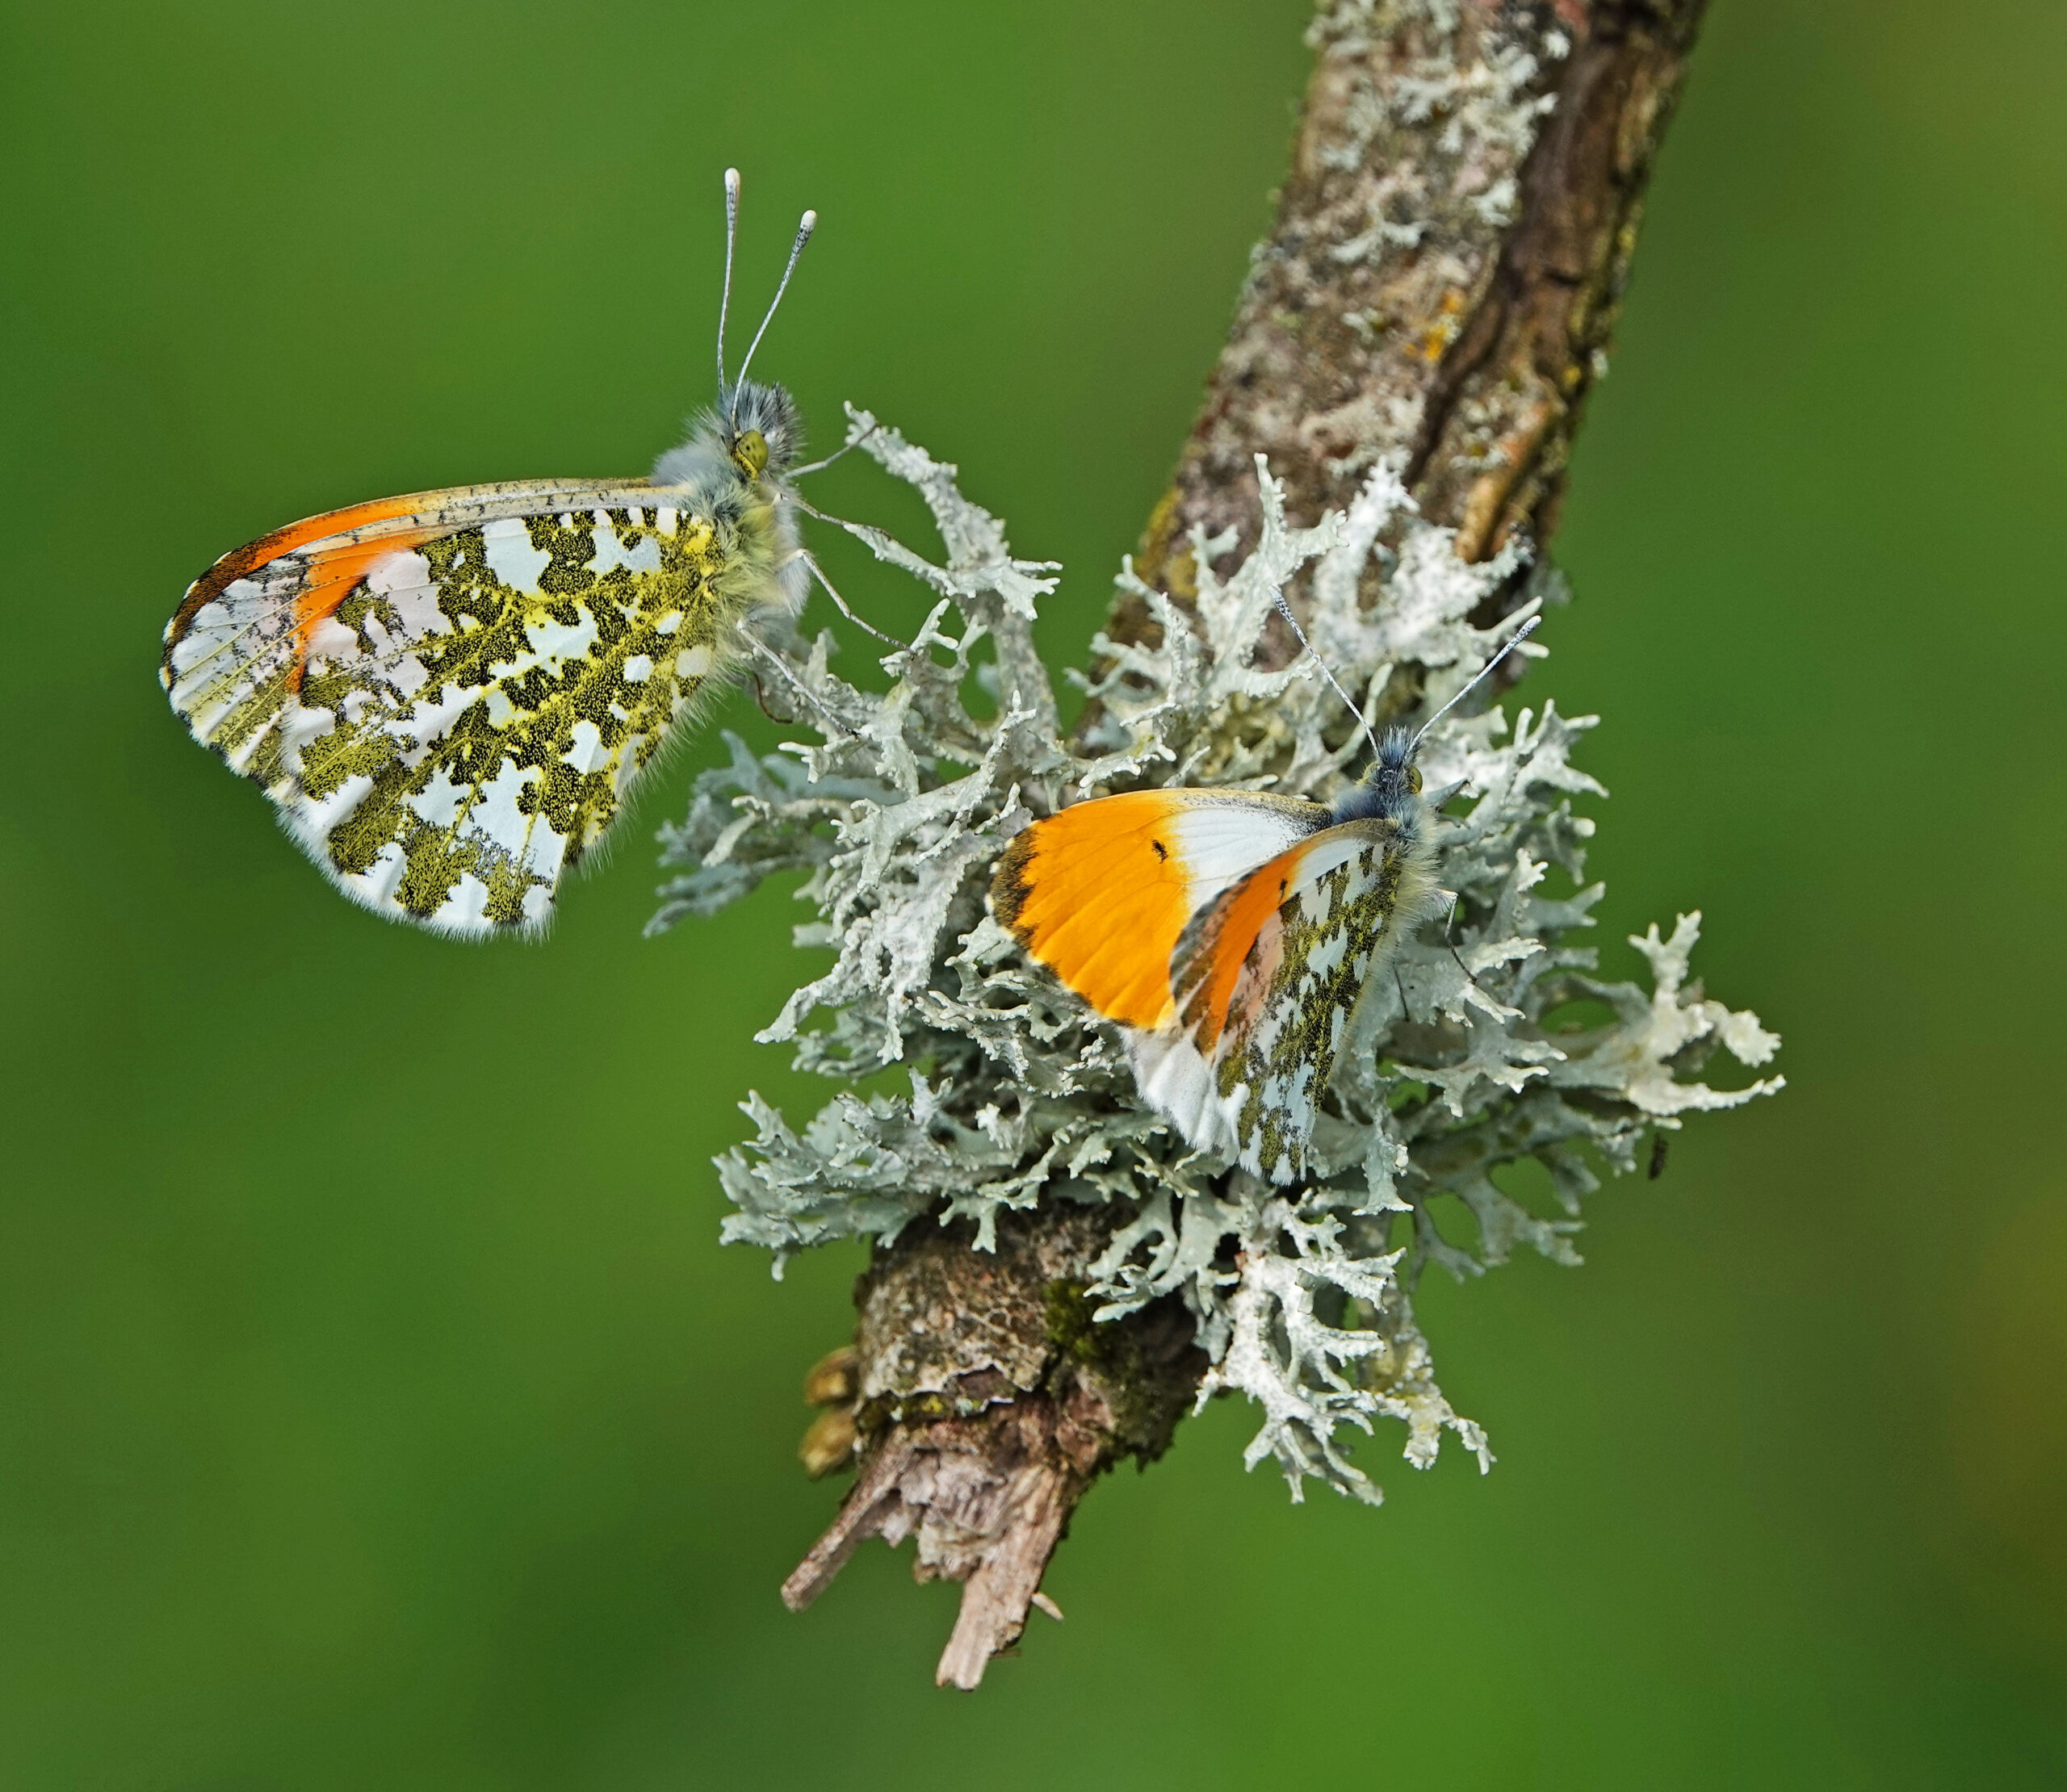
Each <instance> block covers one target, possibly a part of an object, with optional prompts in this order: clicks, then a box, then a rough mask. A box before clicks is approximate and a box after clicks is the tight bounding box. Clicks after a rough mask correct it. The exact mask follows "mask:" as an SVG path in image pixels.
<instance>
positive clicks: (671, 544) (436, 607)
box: [164, 481, 738, 933]
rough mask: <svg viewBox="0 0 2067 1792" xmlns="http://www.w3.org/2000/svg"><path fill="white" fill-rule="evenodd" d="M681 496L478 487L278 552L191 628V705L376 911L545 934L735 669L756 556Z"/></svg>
mask: <svg viewBox="0 0 2067 1792" xmlns="http://www.w3.org/2000/svg"><path fill="white" fill-rule="evenodd" d="M666 496H667V495H666V494H665V492H656V490H654V489H653V488H651V487H648V486H647V485H645V484H643V483H642V482H622V483H619V484H614V485H603V484H598V483H596V482H578V483H577V482H572V481H569V482H563V483H561V484H556V485H530V486H497V487H476V488H465V489H463V490H461V491H458V492H450V493H437V494H430V495H429V496H426V497H423V498H419V499H412V500H390V501H389V502H388V504H386V505H368V506H363V507H361V508H360V509H358V510H356V511H346V512H341V513H336V514H335V515H333V517H326V518H317V519H313V520H312V521H311V522H309V523H306V524H300V525H295V527H294V528H293V529H291V530H282V531H279V533H278V534H276V535H275V536H272V537H268V538H266V539H265V540H264V541H262V542H256V543H254V544H253V545H252V546H251V547H249V548H247V549H243V550H240V551H238V553H237V554H235V555H229V556H227V557H226V558H225V559H224V561H223V562H221V563H218V566H217V567H216V568H215V569H213V570H212V572H210V573H209V574H208V575H205V576H203V578H202V579H201V580H197V581H196V583H195V588H194V590H193V591H192V592H190V594H189V597H188V600H187V603H186V604H184V605H182V606H181V609H180V611H179V613H178V615H176V616H175V617H174V621H173V623H172V626H170V628H169V629H168V630H167V634H166V659H165V667H164V676H165V680H166V685H167V689H169V691H170V693H171V696H172V700H173V703H174V707H175V708H177V709H178V710H179V711H180V712H181V714H182V715H183V716H185V717H186V718H187V721H188V722H189V724H190V726H191V727H192V728H193V730H194V732H195V735H196V736H197V737H198V738H199V739H202V740H203V741H204V742H205V743H208V744H209V745H211V746H213V747H216V749H217V750H218V751H219V752H221V753H222V754H223V755H224V757H225V758H226V759H227V760H229V762H230V764H232V765H233V766H234V767H235V768H237V770H239V771H241V772H244V773H245V775H246V776H247V777H251V778H253V779H254V780H255V781H257V782H258V783H259V784H261V785H263V786H264V788H265V789H266V792H267V793H268V794H269V795H270V796H271V797H272V798H273V799H274V801H275V802H277V803H278V804H279V806H280V807H281V809H282V810H283V814H285V816H286V819H287V822H288V824H289V826H290V828H291V831H293V832H294V833H295V835H296V837H297V838H298V839H300V840H301V842H302V843H303V844H304V846H305V847H306V848H308V851H309V852H310V853H311V854H312V856H314V857H315V858H316V859H317V862H318V863H319V864H321V865H323V866H324V868H325V869H326V870H328V871H329V873H331V875H332V876H333V877H334V878H335V879H336V880H337V881H338V884H339V885H340V886H341V887H342V888H343V889H344V890H346V892H347V893H348V894H350V895H352V896H354V897H355V898H358V900H359V901H361V902H365V903H367V905H368V906H371V907H374V908H375V909H379V910H384V911H388V912H389V913H400V914H401V915H406V916H408V917H409V918H410V919H415V920H417V921H420V922H423V923H428V924H430V925H431V926H434V927H440V928H444V929H447V930H450V931H453V932H463V933H483V932H493V931H495V930H497V929H498V928H508V927H522V926H524V925H526V924H535V923H539V922H540V921H542V920H543V919H544V918H545V916H546V915H547V913H548V911H549V910H550V907H551V901H552V894H553V890H554V887H555V886H556V883H557V881H558V880H559V878H560V875H561V873H562V872H563V871H564V869H566V868H567V867H568V866H570V865H573V864H574V863H576V861H577V860H579V859H580V858H581V855H582V853H583V852H585V850H586V849H587V848H589V847H590V846H592V845H593V844H594V843H595V841H596V840H597V839H598V838H600V837H601V835H602V833H603V831H604V830H605V829H606V828H607V827H608V826H609V825H610V821H611V819H612V818H613V817H614V814H616V812H617V810H618V806H619V804H620V802H621V801H622V800H623V796H624V794H625V793H626V791H627V789H628V788H629V786H630V785H631V782H632V781H633V779H634V778H635V777H636V775H637V774H638V772H639V771H640V770H641V769H642V768H644V766H645V765H646V764H648V762H649V761H650V760H652V757H653V756H654V754H655V753H656V752H657V751H658V750H659V747H660V744H661V743H662V741H663V740H664V739H665V737H666V735H667V734H668V731H669V727H670V726H671V725H672V724H673V722H674V721H675V719H676V718H677V716H679V715H680V714H681V712H682V710H683V709H684V708H685V707H686V705H688V704H689V703H690V700H691V699H692V698H693V697H694V693H695V692H696V690H697V689H698V686H699V685H701V684H702V682H703V680H704V679H705V678H706V676H708V675H709V674H710V673H711V671H712V670H713V669H714V667H715V665H716V664H717V663H718V662H719V659H721V658H722V657H724V656H726V655H727V648H728V642H727V639H725V634H726V630H727V629H728V628H729V627H730V626H731V625H732V622H733V621H734V620H735V619H736V616H737V613H738V606H737V605H736V604H727V602H725V601H723V597H721V594H720V584H721V581H723V578H724V575H725V572H726V570H727V567H728V566H729V565H731V564H732V563H733V561H734V560H736V554H735V553H734V551H733V550H734V546H735V544H733V543H732V542H721V541H720V540H719V539H718V526H717V525H715V524H714V523H713V521H711V519H710V518H709V517H700V516H697V515H693V514H691V513H689V512H688V511H686V510H685V509H677V508H674V507H673V506H671V505H669V504H668V503H667V501H666ZM325 525H329V526H328V527H325ZM312 531H313V533H312Z"/></svg>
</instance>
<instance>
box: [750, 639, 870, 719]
mask: <svg viewBox="0 0 2067 1792" xmlns="http://www.w3.org/2000/svg"><path fill="white" fill-rule="evenodd" d="M740 638H741V639H743V640H744V642H745V643H746V644H747V648H748V651H749V652H753V653H757V654H759V655H761V658H762V659H765V660H766V661H767V662H768V664H769V665H771V666H773V667H774V668H775V669H776V671H777V672H780V673H781V674H782V676H783V677H785V678H786V679H787V680H789V681H790V686H791V688H792V689H795V692H796V693H797V694H798V695H799V697H802V698H803V700H804V701H805V702H807V703H808V704H809V705H811V707H812V708H813V709H814V710H817V711H818V713H819V714H820V715H822V716H824V718H825V719H826V720H827V721H828V722H831V723H832V732H833V735H836V736H837V737H838V738H839V739H841V740H859V739H861V738H862V737H861V736H860V735H857V734H856V733H855V732H854V731H853V729H852V728H850V727H849V726H847V724H846V723H845V722H842V721H841V719H840V718H839V717H837V716H836V715H835V714H833V713H832V710H828V708H827V707H826V706H825V705H824V703H823V702H822V701H820V699H819V697H817V695H816V694H815V693H814V692H813V691H812V690H811V688H810V686H809V685H806V684H805V683H804V681H803V680H802V679H801V678H799V677H798V676H797V675H796V674H795V672H791V671H790V668H789V667H788V666H787V665H786V664H784V662H783V659H782V655H780V654H779V653H778V652H776V651H775V650H774V648H773V647H769V645H768V643H766V642H765V641H763V640H761V639H760V638H759V637H758V636H757V635H756V634H753V632H752V631H751V630H746V629H741V630H740Z"/></svg>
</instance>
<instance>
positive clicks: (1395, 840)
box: [1130, 817, 1435, 1182]
mask: <svg viewBox="0 0 2067 1792" xmlns="http://www.w3.org/2000/svg"><path fill="white" fill-rule="evenodd" d="M1434 886H1435V879H1434V876H1433V871H1432V852H1431V851H1430V849H1429V848H1428V844H1427V843H1426V840H1425V837H1424V831H1423V829H1422V828H1421V827H1419V825H1418V818H1408V819H1403V820H1402V819H1392V818H1389V817H1372V818H1369V819H1362V820H1356V821H1351V822H1346V823H1341V824H1340V825H1338V826H1335V827H1327V828H1323V829H1322V830H1320V831H1319V832H1317V833H1315V834H1314V835H1310V837H1309V838H1307V839H1305V840H1302V841H1301V842H1300V843H1299V844H1298V845H1296V846H1294V847H1293V848H1290V849H1289V850H1288V851H1286V852H1284V853H1282V854H1280V855H1279V856H1277V857H1276V858H1274V859H1272V860H1269V861H1268V862H1267V863H1266V864H1264V865H1261V866H1260V867H1259V868H1258V869H1256V870H1255V871H1253V872H1252V873H1250V874H1249V875H1248V876H1247V877H1245V878H1243V879H1242V880H1241V881H1239V882H1238V883H1236V884H1235V885H1233V886H1231V887H1230V888H1229V889H1228V890H1226V891H1224V892H1223V893H1222V894H1221V895H1219V896H1218V898H1215V899H1214V901H1213V902H1210V903H1209V904H1207V905H1206V906H1204V907H1203V908H1201V910H1200V911H1199V912H1198V913H1197V915H1195V916H1193V919H1192V920H1191V922H1190V923H1189V925H1188V926H1187V927H1186V928H1185V930H1184V934H1183V936H1182V937H1181V938H1180V940H1179V941H1178V944H1177V947H1176V951H1175V953H1173V954H1172V958H1171V963H1170V981H1171V987H1172V997H1173V1000H1174V1002H1175V1004H1176V1018H1175V1020H1174V1023H1173V1024H1171V1025H1169V1026H1167V1027H1165V1028H1163V1029H1162V1030H1161V1031H1160V1032H1159V1035H1158V1036H1155V1037H1154V1038H1153V1039H1151V1040H1144V1041H1141V1042H1139V1043H1138V1045H1137V1046H1136V1049H1135V1053H1134V1056H1135V1061H1136V1067H1137V1070H1138V1072H1140V1073H1141V1074H1142V1075H1143V1088H1144V1091H1147V1090H1148V1089H1149V1087H1150V1078H1155V1079H1156V1083H1157V1087H1159V1088H1160V1089H1161V1090H1162V1091H1163V1093H1164V1095H1165V1098H1166V1099H1167V1100H1168V1101H1169V1102H1170V1103H1172V1107H1173V1109H1174V1108H1175V1107H1176V1104H1177V1103H1180V1101H1181V1103H1182V1106H1183V1107H1184V1108H1187V1109H1189V1110H1191V1111H1193V1112H1196V1114H1197V1116H1198V1117H1197V1120H1196V1121H1195V1123H1194V1125H1195V1128H1196V1131H1195V1132H1194V1133H1192V1134H1191V1135H1190V1136H1193V1137H1196V1138H1197V1141H1198V1142H1200V1143H1216V1144H1220V1145H1223V1146H1226V1147H1227V1148H1230V1149H1233V1150H1234V1151H1235V1153H1236V1154H1237V1155H1238V1156H1239V1160H1240V1162H1242V1163H1243V1165H1244V1166H1246V1167H1247V1168H1248V1169H1249V1170H1252V1171H1254V1172H1255V1173H1256V1174H1258V1175H1261V1176H1266V1177H1268V1178H1269V1179H1271V1180H1272V1181H1275V1182H1291V1181H1294V1180H1296V1179H1298V1178H1299V1177H1300V1176H1302V1175H1303V1174H1305V1170H1306V1146H1307V1142H1308V1141H1309V1140H1310V1138H1311V1137H1312V1134H1313V1128H1314V1116H1315V1114H1316V1112H1317V1109H1318V1104H1319V1099H1320V1095H1321V1091H1323V1090H1324V1089H1325V1088H1326V1087H1327V1082H1328V1078H1329V1077H1330V1075H1331V1074H1332V1072H1333V1070H1334V1068H1335V1055H1336V1053H1337V1052H1338V1051H1339V1050H1340V1048H1341V1045H1342V1040H1343V1038H1344V1035H1345V1033H1346V1032H1347V1031H1348V1025H1349V1020H1350V1016H1351V1015H1352V1013H1353V1012H1354V1011H1355V1009H1356V1004H1357V1003H1358V1001H1359V1000H1360V999H1361V998H1362V995H1363V993H1364V991H1365V989H1366V988H1367V987H1368V986H1369V983H1370V981H1371V978H1372V976H1373V973H1375V972H1376V971H1377V969H1378V967H1379V966H1380V965H1381V964H1382V963H1383V961H1384V960H1385V959H1386V957H1388V956H1389V955H1390V953H1391V952H1392V950H1393V949H1394V947H1395V946H1396V944H1398V940H1399V939H1400V937H1401V936H1402V933H1403V932H1405V931H1406V929H1407V927H1410V926H1411V925H1412V924H1413V923H1415V922H1416V921H1418V920H1419V919H1420V918H1421V917H1422V915H1423V914H1424V913H1425V912H1426V910H1427V907H1428V900H1429V898H1430V896H1431V895H1432V893H1433V890H1434ZM1130 1043H1134V1042H1130ZM1201 1084H1203V1085H1205V1086H1204V1087H1201ZM1179 1117H1180V1119H1181V1118H1182V1114H1181V1112H1180V1114H1179Z"/></svg>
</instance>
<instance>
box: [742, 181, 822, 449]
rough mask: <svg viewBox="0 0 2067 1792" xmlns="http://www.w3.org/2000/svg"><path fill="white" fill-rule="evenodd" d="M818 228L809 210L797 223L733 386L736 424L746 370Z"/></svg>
mask: <svg viewBox="0 0 2067 1792" xmlns="http://www.w3.org/2000/svg"><path fill="white" fill-rule="evenodd" d="M817 228H818V214H817V213H816V212H815V211H807V212H806V213H805V214H804V215H803V217H802V218H801V219H799V220H798V223H797V240H796V241H795V242H794V243H792V244H791V245H790V265H789V266H787V267H786V268H784V269H783V270H782V279H781V280H780V281H779V282H778V283H777V285H776V287H775V296H774V298H773V299H769V301H768V315H767V316H765V317H764V318H762V319H761V328H760V329H757V330H756V331H755V332H754V333H753V341H751V342H749V343H748V345H747V350H746V359H745V360H744V361H742V362H740V377H739V379H737V380H736V382H734V383H733V386H732V422H733V424H734V425H737V424H738V422H739V412H740V387H741V386H743V385H744V384H745V383H746V371H747V369H748V367H749V366H752V365H753V351H754V350H756V349H757V348H759V347H760V346H761V337H764V336H765V335H766V334H767V333H768V326H769V324H772V323H774V320H775V308H776V307H777V306H778V305H779V304H782V295H783V294H784V293H786V292H787V291H789V290H790V275H791V274H795V272H796V271H797V257H799V255H801V254H803V252H804V245H805V244H806V243H807V242H809V241H811V232H813V231H814V230H815V229H817Z"/></svg>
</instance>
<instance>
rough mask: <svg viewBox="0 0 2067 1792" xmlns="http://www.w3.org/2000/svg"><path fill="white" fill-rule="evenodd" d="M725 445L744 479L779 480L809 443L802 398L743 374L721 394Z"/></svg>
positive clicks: (721, 439)
mask: <svg viewBox="0 0 2067 1792" xmlns="http://www.w3.org/2000/svg"><path fill="white" fill-rule="evenodd" d="M712 421H714V422H715V424H716V425H717V426H718V438H719V446H721V447H722V448H723V450H724V451H725V455H726V458H727V459H729V460H730V461H731V462H732V465H733V466H734V467H736V468H737V469H738V470H739V472H740V476H741V477H742V478H744V479H749V480H752V479H778V480H779V479H781V478H782V475H784V474H786V473H787V472H788V471H789V470H790V468H791V467H794V466H795V465H796V463H797V456H798V454H799V451H800V450H802V449H803V419H802V418H801V417H799V415H798V414H797V403H796V400H795V399H793V398H791V397H790V395H789V393H788V392H786V391H784V390H783V389H782V387H780V386H774V385H763V384H762V383H761V382H760V381H759V380H757V379H742V380H740V382H739V383H738V384H737V385H736V386H732V387H727V389H726V390H724V391H721V392H719V395H718V404H717V409H716V411H715V414H714V417H713V418H712Z"/></svg>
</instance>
